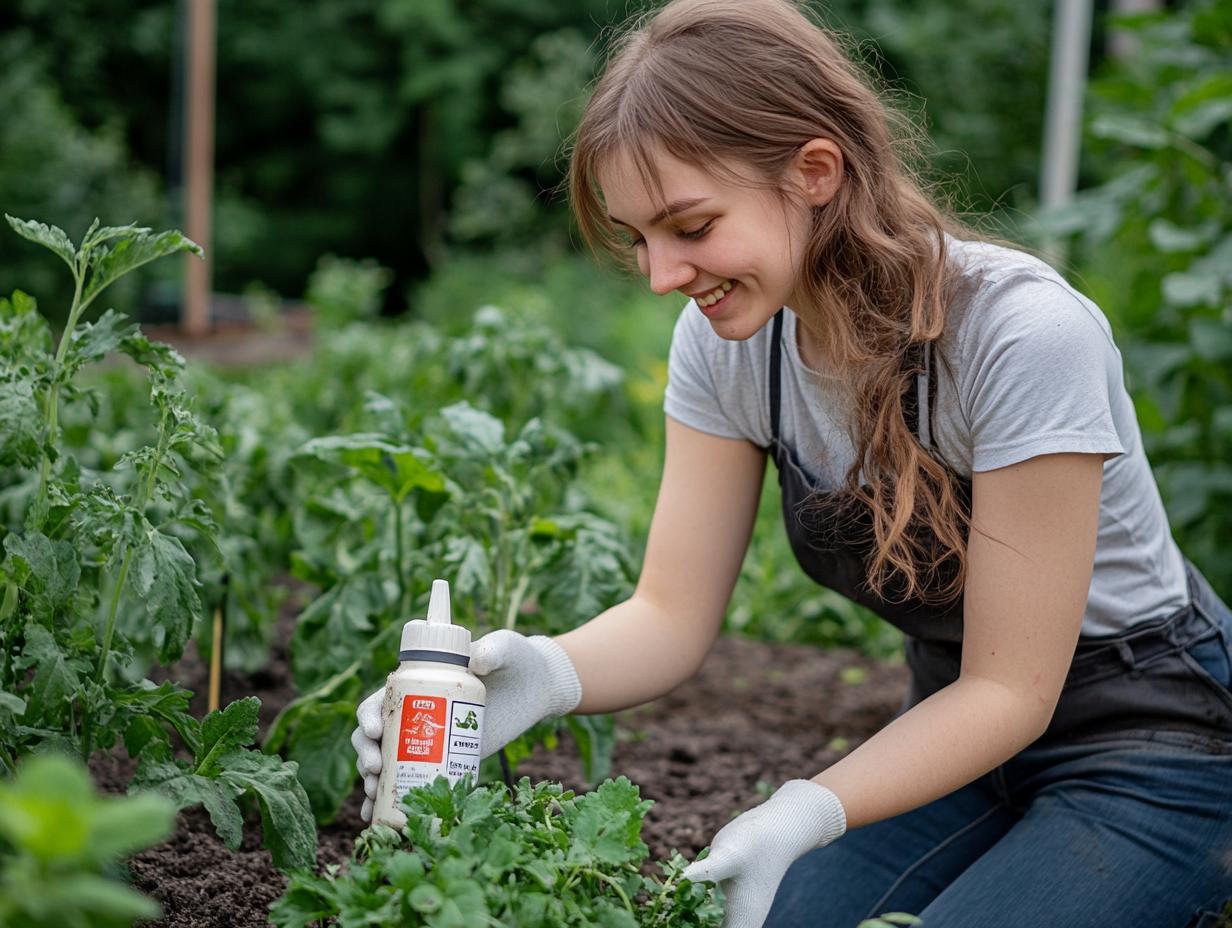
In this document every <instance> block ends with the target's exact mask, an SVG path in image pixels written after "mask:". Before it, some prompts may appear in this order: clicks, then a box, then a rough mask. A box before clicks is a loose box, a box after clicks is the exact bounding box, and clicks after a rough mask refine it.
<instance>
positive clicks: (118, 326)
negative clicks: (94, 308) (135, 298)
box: [65, 309, 137, 370]
mask: <svg viewBox="0 0 1232 928" xmlns="http://www.w3.org/2000/svg"><path fill="white" fill-rule="evenodd" d="M136 331H137V326H136V325H134V324H132V323H130V322H129V321H128V317H127V316H124V315H122V314H120V313H117V312H116V311H115V310H114V309H109V310H107V311H106V312H105V313H103V314H102V315H101V316H100V317H99V318H98V319H97V320H96V321H94V322H87V323H84V324H79V325H78V326H77V327H76V328H75V329H74V330H73V333H72V335H71V336H70V339H69V346H68V353H67V354H66V355H65V358H66V361H67V362H68V365H69V369H70V370H73V369H75V368H77V367H80V366H82V365H83V364H86V363H87V362H90V361H101V360H102V359H103V358H104V357H106V356H107V355H108V354H109V353H111V352H112V351H115V350H116V349H117V348H118V347H119V346H120V344H121V342H123V341H124V340H125V339H126V338H131V337H132V336H133V334H134V333H136Z"/></svg>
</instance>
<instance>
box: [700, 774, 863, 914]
mask: <svg viewBox="0 0 1232 928" xmlns="http://www.w3.org/2000/svg"><path fill="white" fill-rule="evenodd" d="M846 830H847V818H846V815H845V814H844V813H843V804H842V803H841V802H839V799H838V797H837V796H835V795H834V793H832V792H830V790H828V789H826V788H825V787H824V786H820V785H818V784H817V783H814V782H813V781H812V780H788V781H787V782H786V783H784V784H783V785H782V786H781V787H780V788H779V790H778V791H777V792H776V793H775V794H774V795H773V796H771V797H770V798H769V799H767V800H766V801H765V802H764V803H762V804H761V805H759V806H758V807H757V808H755V809H751V810H749V811H748V812H745V813H744V814H743V815H741V816H739V817H738V818H736V819H734V820H733V821H731V822H728V823H727V824H726V825H724V826H723V828H722V829H721V830H720V831H719V833H718V834H717V835H715V836H714V840H713V841H712V842H711V843H710V856H708V857H706V858H705V859H704V860H698V861H695V862H694V863H691V864H689V866H688V867H686V868H685V870H684V873H683V874H682V875H683V876H684V877H685V879H689V880H693V881H694V882H702V881H711V882H716V883H719V884H720V885H721V886H722V888H723V895H724V896H725V897H726V899H727V915H726V917H725V918H724V920H723V928H761V925H762V923H763V922H764V921H765V920H766V915H767V913H769V911H770V905H771V903H772V902H774V894H775V892H776V891H777V890H778V888H779V883H780V882H781V881H782V879H783V874H784V873H786V872H787V868H788V867H790V866H791V865H792V864H793V863H794V862H795V861H796V859H797V858H799V857H802V856H803V855H804V854H806V853H808V852H809V851H811V850H815V849H816V848H819V847H825V846H826V845H827V844H829V843H830V842H831V841H834V840H835V839H836V838H839V837H841V836H842V834H843V832H844V831H846Z"/></svg>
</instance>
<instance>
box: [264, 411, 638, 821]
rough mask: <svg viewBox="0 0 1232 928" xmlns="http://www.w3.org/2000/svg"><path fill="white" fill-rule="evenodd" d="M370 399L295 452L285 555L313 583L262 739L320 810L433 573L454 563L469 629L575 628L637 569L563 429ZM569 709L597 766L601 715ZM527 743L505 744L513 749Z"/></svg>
mask: <svg viewBox="0 0 1232 928" xmlns="http://www.w3.org/2000/svg"><path fill="white" fill-rule="evenodd" d="M418 399H419V400H420V402H424V401H425V398H424V397H419V398H418ZM367 406H368V412H369V416H370V419H369V422H370V425H371V426H375V427H379V428H380V431H368V432H361V433H353V434H349V435H333V436H323V437H320V438H315V439H312V440H310V441H309V442H307V443H305V444H304V445H303V447H302V448H301V449H300V452H299V454H298V455H297V456H296V462H297V463H298V465H299V466H300V468H301V472H302V476H303V483H302V489H303V492H304V496H303V503H302V506H301V507H300V508H301V510H302V512H301V514H300V516H299V518H298V522H297V536H298V538H299V540H300V543H301V549H300V550H299V551H298V552H297V553H296V557H295V570H296V573H297V575H298V576H300V577H301V578H302V579H304V580H307V581H309V582H311V583H314V584H315V585H317V586H318V587H319V589H320V590H321V592H320V594H319V595H318V596H317V598H316V599H314V600H313V601H312V602H311V603H310V604H309V605H308V606H307V607H306V608H305V609H304V611H303V612H302V613H301V615H300V618H299V622H298V624H297V627H296V631H295V635H294V638H293V639H292V658H293V665H294V667H295V682H296V686H297V688H298V689H299V691H300V693H301V695H300V696H299V697H298V698H297V699H296V700H294V701H293V702H292V703H291V704H289V705H288V706H286V707H285V708H284V709H283V711H282V712H281V713H280V714H279V716H278V718H277V719H275V721H274V723H273V724H272V725H271V726H270V730H269V733H268V735H267V739H266V750H270V751H275V750H277V751H285V752H286V753H287V756H288V757H290V758H292V759H295V760H299V761H300V762H301V775H302V776H303V778H304V784H305V787H306V788H307V791H308V795H309V797H310V798H311V799H312V803H313V808H314V809H315V810H316V813H317V816H318V818H319V819H320V820H322V821H328V820H329V819H331V818H332V817H333V816H334V815H335V814H336V812H337V809H338V808H339V806H340V805H341V803H342V800H343V799H344V798H345V796H346V794H347V792H348V791H349V790H350V788H351V786H352V785H353V783H354V779H355V771H354V769H353V764H350V763H349V762H348V758H349V757H350V756H351V752H350V748H349V747H348V742H349V738H350V733H351V730H352V729H353V728H354V707H355V704H356V702H358V699H359V697H360V696H361V695H362V693H363V692H365V691H366V690H365V689H364V687H365V685H366V686H367V688H369V689H370V688H372V687H374V686H375V685H376V684H377V682H378V681H379V680H381V679H382V678H383V677H384V675H385V674H386V673H387V672H388V671H389V670H390V669H392V667H393V665H394V663H395V660H394V658H395V654H396V642H397V636H398V634H399V633H400V630H401V628H402V624H403V623H404V622H405V621H406V620H407V619H408V618H411V617H412V616H413V615H414V612H413V611H412V610H413V607H414V605H415V603H416V602H417V600H422V599H423V596H424V594H425V593H426V591H427V589H428V586H429V585H430V582H431V580H432V579H433V578H434V577H437V576H444V577H448V578H449V580H450V584H451V592H452V596H453V602H454V606H455V615H457V616H459V617H460V620H461V621H464V622H465V623H466V624H467V625H469V626H470V627H471V628H472V629H473V630H474V632H475V634H476V635H478V634H481V633H482V632H484V631H486V630H489V629H492V628H512V627H514V626H515V625H516V626H517V627H519V628H526V629H533V630H535V631H538V632H544V633H556V632H560V631H563V630H566V629H569V628H572V627H573V626H575V625H577V624H578V623H580V622H582V621H585V620H587V619H589V618H591V617H593V616H594V615H597V614H598V613H599V612H601V611H603V610H604V609H606V608H607V607H609V606H611V605H613V604H614V603H615V602H617V601H619V599H620V598H622V597H623V596H625V595H627V593H628V591H629V589H630V587H631V578H632V574H633V564H632V561H631V558H630V557H629V553H628V547H627V543H626V541H625V539H624V537H623V535H622V533H621V532H620V531H619V530H618V529H617V528H616V527H615V526H614V525H613V524H611V523H610V522H607V521H606V520H603V519H601V518H599V517H598V516H595V515H594V514H592V513H590V512H588V511H586V510H585V509H583V508H581V505H580V502H579V501H578V500H577V499H576V498H575V494H574V493H573V492H572V491H573V485H574V482H575V478H576V471H577V466H578V462H579V461H580V460H581V458H582V457H583V455H584V454H585V453H586V450H587V449H586V448H585V446H583V445H582V444H581V443H580V442H578V441H577V440H576V439H575V438H574V437H573V436H571V435H570V434H569V433H567V432H565V431H564V430H563V429H559V428H553V427H551V426H548V425H546V424H545V423H544V422H542V421H540V420H538V419H532V420H530V421H529V422H527V423H526V424H525V425H524V426H523V427H522V428H521V429H519V430H518V431H517V432H516V433H515V434H513V435H512V436H508V437H507V435H506V430H505V426H504V424H503V423H502V422H501V421H500V420H498V419H496V418H495V417H493V416H491V415H489V414H488V413H486V412H483V411H481V410H479V409H476V408H474V407H472V406H470V405H468V404H466V403H457V404H453V405H450V406H446V407H445V408H444V409H441V410H439V412H438V413H437V414H436V415H429V416H426V417H423V418H422V420H421V421H422V423H423V427H424V431H423V432H422V433H420V434H416V433H414V432H412V431H411V430H410V428H409V427H408V425H407V422H408V421H409V420H411V419H413V418H415V417H414V416H412V414H411V413H409V412H408V411H406V409H405V408H404V405H403V404H400V403H396V402H394V401H393V400H392V399H390V398H389V397H385V396H381V395H379V394H369V396H368V403H367ZM421 415H422V414H421ZM415 590H419V591H420V592H419V595H418V597H417V596H416V595H415V594H414V591H415ZM564 724H566V725H568V726H569V728H570V730H571V731H572V732H573V735H574V737H575V738H576V739H577V741H578V743H579V746H580V748H581V751H582V754H583V761H584V765H585V767H586V776H587V777H588V779H590V780H591V781H592V782H595V781H597V780H599V779H602V777H604V776H606V773H607V770H608V767H609V764H610V752H611V748H612V745H613V743H614V731H613V726H612V722H611V719H609V718H588V719H578V720H572V719H571V720H569V721H567V722H565V723H564ZM554 730H555V727H554V726H548V727H546V728H541V729H538V730H537V731H536V732H535V733H534V735H533V738H534V739H537V740H540V741H542V740H544V739H545V738H547V739H550V738H551V737H552V735H551V732H553V731H554ZM531 743H532V742H531V741H523V742H521V743H519V744H516V745H514V746H513V747H511V748H510V751H509V758H510V760H511V761H512V762H513V763H515V764H516V762H517V761H518V759H519V758H520V757H522V756H524V755H525V754H526V753H527V752H528V751H529V750H530V744H531Z"/></svg>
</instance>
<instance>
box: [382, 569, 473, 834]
mask: <svg viewBox="0 0 1232 928" xmlns="http://www.w3.org/2000/svg"><path fill="white" fill-rule="evenodd" d="M470 655H471V633H470V630H469V629H466V628H462V627H461V626H459V625H454V624H452V622H451V621H450V610H449V583H448V582H447V581H445V580H434V581H433V582H432V596H431V598H430V599H429V600H428V618H427V620H426V621H425V620H424V619H412V620H411V621H410V622H407V623H406V625H404V626H403V628H402V646H401V648H400V650H399V652H398V659H399V661H400V663H399V664H398V669H397V670H395V671H394V672H393V673H391V674H390V675H389V678H388V679H387V680H386V682H385V699H384V702H383V703H382V706H381V718H382V719H384V723H385V724H384V728H383V730H382V733H381V776H380V781H379V783H378V785H377V793H376V802H375V804H374V808H373V814H372V821H373V822H374V823H376V822H380V823H382V824H384V825H390V826H392V827H394V828H401V827H402V826H403V825H404V824H406V816H405V815H403V814H402V811H401V808H400V807H401V805H402V797H403V796H405V795H406V794H407V792H408V791H409V790H410V789H411V787H413V786H423V785H426V784H428V783H431V782H432V781H433V780H435V779H436V778H437V777H438V776H444V777H447V778H448V779H449V782H450V783H456V782H457V781H458V780H460V779H462V777H463V776H464V775H466V774H468V773H469V774H471V777H472V779H475V778H477V777H478V776H479V743H480V741H479V739H480V736H481V734H482V732H483V707H484V703H485V701H486V697H487V693H486V690H485V689H484V685H483V682H482V681H481V680H480V679H479V678H478V677H476V676H475V675H474V674H472V673H471V672H470V671H469V670H467V669H466V668H467V664H469V663H470Z"/></svg>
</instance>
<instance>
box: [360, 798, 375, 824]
mask: <svg viewBox="0 0 1232 928" xmlns="http://www.w3.org/2000/svg"><path fill="white" fill-rule="evenodd" d="M359 817H360V818H362V819H363V820H364V821H365V822H371V821H372V800H371V799H365V800H364V805H363V808H361V809H360V810H359Z"/></svg>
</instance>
